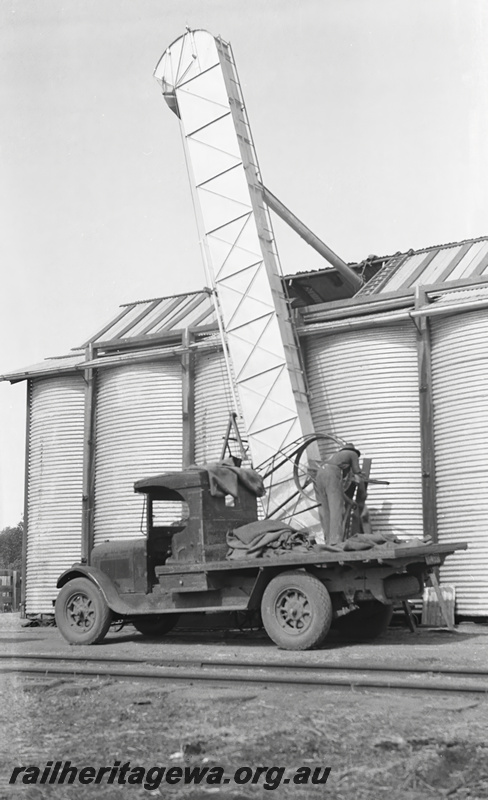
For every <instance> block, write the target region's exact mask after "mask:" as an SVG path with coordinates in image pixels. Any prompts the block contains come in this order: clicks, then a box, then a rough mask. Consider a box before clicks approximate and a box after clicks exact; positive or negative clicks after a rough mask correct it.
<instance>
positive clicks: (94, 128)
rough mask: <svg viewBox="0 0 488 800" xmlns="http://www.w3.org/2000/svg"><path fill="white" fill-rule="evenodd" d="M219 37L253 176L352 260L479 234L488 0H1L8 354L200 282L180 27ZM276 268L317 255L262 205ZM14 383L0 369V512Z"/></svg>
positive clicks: (20, 410)
mask: <svg viewBox="0 0 488 800" xmlns="http://www.w3.org/2000/svg"><path fill="white" fill-rule="evenodd" d="M186 26H189V27H191V28H204V29H206V30H209V31H210V32H211V33H213V34H215V35H221V36H222V38H223V39H225V40H226V41H230V43H231V44H232V48H233V52H234V57H235V60H236V63H237V68H238V72H239V77H240V80H241V84H242V88H243V93H244V98H245V102H246V107H247V112H248V116H249V119H250V124H251V128H252V132H253V136H254V142H255V146H256V150H257V153H258V158H259V162H260V167H261V173H262V176H263V181H264V183H265V185H266V186H267V187H268V188H269V189H270V190H271V191H272V192H273V193H274V194H275V195H276V196H277V197H279V198H280V200H282V202H284V203H285V204H286V205H287V206H288V207H289V208H290V209H291V210H292V211H293V212H294V213H295V214H296V215H297V216H298V217H299V218H300V219H302V220H303V221H304V222H305V223H306V224H307V225H308V226H309V227H310V228H311V229H312V230H313V231H314V232H315V233H316V234H317V235H318V236H319V237H320V238H322V239H323V240H324V241H325V242H326V243H327V244H328V245H329V247H331V248H332V249H333V250H334V251H335V252H336V253H338V254H339V255H340V256H341V257H342V258H343V259H345V260H346V261H360V260H362V259H363V258H365V257H367V256H368V255H372V254H375V255H386V254H390V253H395V252H397V251H405V250H408V249H410V248H415V249H416V248H422V247H427V246H429V245H436V244H443V243H447V242H452V241H460V240H462V239H465V238H471V237H478V236H485V235H487V234H488V219H487V210H488V180H487V176H488V47H487V46H486V43H487V41H488V3H486V0H266V1H264V0H43V2H39V0H0V53H1V54H2V55H1V57H0V103H1V107H2V112H3V113H2V119H1V121H0V165H1V172H2V180H1V181H0V211H1V217H2V221H3V224H2V225H1V227H0V256H1V260H0V264H1V270H2V281H1V284H0V286H1V290H2V291H1V313H0V326H1V331H0V332H1V342H2V346H1V349H0V374H3V373H5V372H8V371H9V370H13V369H16V368H18V367H23V366H27V365H29V364H33V363H36V362H38V361H40V360H42V359H43V358H47V357H49V356H53V355H62V354H66V353H68V352H69V351H70V349H71V348H72V347H76V346H78V345H80V344H82V343H83V342H84V341H85V340H86V339H87V338H88V337H89V336H90V335H91V334H93V333H94V332H95V331H96V330H98V329H99V328H101V327H102V326H103V324H104V323H105V322H107V321H108V320H109V319H110V318H111V317H113V316H115V314H116V313H117V308H118V306H119V305H120V304H122V303H127V302H130V301H133V300H142V299H146V298H153V297H161V296H166V295H171V294H176V293H179V292H186V291H196V290H198V289H200V288H201V287H202V286H204V285H205V276H204V272H203V267H202V264H201V259H200V251H199V246H198V236H197V229H196V224H195V221H194V216H193V211H192V206H191V195H190V189H189V185H188V180H187V174H186V167H185V162H184V155H183V147H182V142H181V136H180V132H179V126H178V122H177V119H176V117H175V116H174V115H173V114H172V113H171V112H170V111H169V109H168V108H167V106H166V104H165V102H164V101H163V99H162V97H161V94H160V89H159V86H158V84H157V83H156V81H155V80H154V79H153V77H152V73H153V70H154V67H155V66H156V63H157V62H158V60H159V58H160V56H161V55H162V53H163V52H164V50H165V49H166V48H167V47H168V45H169V44H170V43H171V42H172V41H173V40H174V39H176V38H178V37H179V36H181V35H182V34H183V33H184V32H185V27H186ZM273 222H274V226H275V234H276V239H277V244H278V249H279V254H280V258H281V263H282V268H283V271H284V273H285V274H291V273H294V272H299V271H302V270H311V269H320V268H323V267H324V266H325V263H324V262H323V260H322V259H321V258H320V257H319V256H318V255H317V254H316V253H314V251H312V250H311V249H310V248H308V246H307V245H306V244H304V243H303V242H302V240H300V239H299V238H298V237H297V236H296V234H294V233H293V232H292V231H291V230H290V229H288V228H287V227H286V226H285V225H284V223H282V222H281V221H280V220H277V219H276V218H274V219H273ZM25 397H26V385H25V383H20V384H16V385H14V386H11V385H10V384H9V383H0V529H2V528H3V527H4V526H6V525H15V524H16V523H17V522H18V521H19V519H20V517H21V515H22V510H23V492H24V458H25V444H24V438H25Z"/></svg>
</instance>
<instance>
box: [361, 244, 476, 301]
mask: <svg viewBox="0 0 488 800" xmlns="http://www.w3.org/2000/svg"><path fill="white" fill-rule="evenodd" d="M477 277H482V278H488V237H486V236H484V237H481V238H479V239H469V240H465V241H463V242H452V243H450V244H445V245H436V246H435V247H426V248H424V249H422V250H415V251H414V250H409V251H408V253H396V254H395V255H394V256H390V257H386V258H385V259H384V264H383V266H382V268H381V269H380V270H379V272H378V273H377V274H376V275H375V276H374V277H373V278H372V279H371V280H370V281H369V282H368V283H367V284H366V285H365V286H363V288H362V289H360V290H359V292H358V293H357V294H358V295H369V294H383V293H385V292H400V291H403V290H408V289H413V288H414V287H415V286H431V285H432V284H449V283H452V282H454V281H459V280H462V279H469V278H477Z"/></svg>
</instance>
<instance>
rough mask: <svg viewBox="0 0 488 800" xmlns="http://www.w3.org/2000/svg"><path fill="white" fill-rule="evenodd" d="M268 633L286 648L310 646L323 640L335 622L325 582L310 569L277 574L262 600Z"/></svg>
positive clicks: (279, 644)
mask: <svg viewBox="0 0 488 800" xmlns="http://www.w3.org/2000/svg"><path fill="white" fill-rule="evenodd" d="M261 615H262V619H263V625H264V628H265V630H266V633H267V634H268V636H269V637H270V639H272V640H273V642H275V644H277V645H278V647H281V648H283V649H284V650H310V648H312V647H317V646H318V645H319V644H321V643H322V642H323V640H324V639H325V637H326V636H327V633H328V632H329V628H330V625H331V622H332V603H331V599H330V595H329V593H328V591H327V589H326V588H325V586H324V584H323V583H321V582H320V581H319V579H318V578H316V577H315V576H314V575H309V574H308V573H307V572H301V571H298V570H296V571H290V572H284V573H282V574H281V575H277V576H276V577H275V578H273V579H272V580H271V581H270V582H269V584H268V585H267V587H266V589H265V591H264V594H263V599H262V601H261Z"/></svg>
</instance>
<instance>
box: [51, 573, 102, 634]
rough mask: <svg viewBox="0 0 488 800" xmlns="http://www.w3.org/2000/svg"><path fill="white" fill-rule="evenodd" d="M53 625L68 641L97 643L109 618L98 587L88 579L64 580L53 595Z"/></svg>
mask: <svg viewBox="0 0 488 800" xmlns="http://www.w3.org/2000/svg"><path fill="white" fill-rule="evenodd" d="M54 612H55V618H56V625H57V626H58V629H59V631H60V633H61V635H62V636H63V637H64V638H65V639H66V641H67V642H69V643H70V644H96V643H97V642H101V641H102V639H103V637H104V636H105V634H106V633H107V631H108V629H109V628H110V623H111V621H112V612H111V610H110V609H109V607H108V605H107V603H106V601H105V598H104V596H103V594H102V593H101V591H100V589H98V587H97V586H95V584H94V583H92V582H91V581H90V580H88V578H74V579H73V580H72V581H68V583H66V584H65V585H64V586H63V587H62V589H61V591H60V592H59V594H58V596H57V598H56V605H55V609H54Z"/></svg>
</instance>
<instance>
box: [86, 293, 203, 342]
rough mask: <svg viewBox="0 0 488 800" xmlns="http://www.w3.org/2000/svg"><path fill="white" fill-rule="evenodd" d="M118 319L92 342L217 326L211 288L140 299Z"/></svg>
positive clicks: (101, 330)
mask: <svg viewBox="0 0 488 800" xmlns="http://www.w3.org/2000/svg"><path fill="white" fill-rule="evenodd" d="M120 309H121V310H120V311H119V313H118V314H117V316H116V317H113V318H112V319H111V320H110V322H108V323H107V324H106V325H104V327H103V328H101V329H100V330H99V331H97V332H96V333H95V334H94V336H91V337H90V338H89V339H88V340H87V342H85V344H84V345H82V347H85V346H86V345H87V344H89V343H93V344H95V345H97V344H100V343H101V342H104V343H108V342H118V341H120V342H122V341H127V340H129V341H130V340H131V339H136V338H140V337H144V336H155V335H157V334H164V333H170V332H171V331H173V330H181V329H182V328H197V327H199V326H208V325H214V324H216V315H215V308H214V304H213V300H212V295H211V292H210V290H209V289H205V290H204V291H201V292H189V293H188V294H177V295H172V296H171V297H159V298H155V299H153V300H138V301H137V302H133V303H126V304H124V305H122V306H120Z"/></svg>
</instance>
